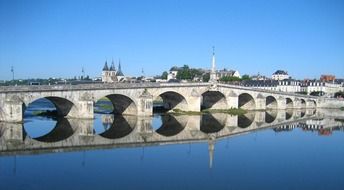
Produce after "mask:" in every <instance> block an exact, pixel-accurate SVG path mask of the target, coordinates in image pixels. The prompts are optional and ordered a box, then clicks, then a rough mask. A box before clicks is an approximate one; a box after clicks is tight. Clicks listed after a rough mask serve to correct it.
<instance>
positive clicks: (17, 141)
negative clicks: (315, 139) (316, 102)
mask: <svg viewBox="0 0 344 190" xmlns="http://www.w3.org/2000/svg"><path fill="white" fill-rule="evenodd" d="M331 114H332V113H331V112H326V111H325V112H324V111H321V110H313V109H307V110H306V109H297V110H292V109H291V110H283V111H282V110H281V111H277V110H269V111H255V112H248V113H247V114H245V115H241V116H233V115H228V114H224V113H214V114H203V115H191V116H188V115H170V114H163V115H161V117H160V119H161V123H162V124H161V126H158V127H157V129H156V130H155V129H154V127H153V124H152V120H153V118H152V117H138V116H128V115H118V116H114V115H103V119H102V121H103V125H104V127H105V131H104V132H101V133H100V134H96V132H95V130H94V120H81V119H66V118H62V119H59V120H58V121H57V122H56V126H55V127H54V128H53V129H52V130H51V131H50V132H48V133H47V134H45V135H42V136H40V137H37V138H31V137H30V136H29V134H27V132H26V131H25V127H24V126H23V125H22V124H19V123H17V124H16V123H0V155H17V154H36V153H44V152H56V151H59V152H60V151H74V150H87V149H94V148H107V147H111V148H116V147H133V146H140V147H141V146H152V145H162V144H177V143H191V142H198V141H206V142H208V143H209V144H212V145H214V144H215V141H216V140H218V139H221V138H226V137H229V136H232V135H238V134H242V133H247V132H250V131H255V130H259V129H263V128H273V129H274V130H275V131H276V132H279V131H288V130H292V129H293V128H295V127H301V128H302V129H304V130H308V129H310V130H313V131H320V130H322V132H319V133H322V134H330V133H328V132H326V130H325V129H331V130H336V129H342V128H343V126H344V124H343V123H344V122H343V118H344V116H341V115H339V116H338V117H336V118H335V117H328V116H331ZM293 126H294V127H293ZM338 127H339V128H338ZM210 141H211V142H210ZM209 150H212V151H213V150H214V147H209Z"/></svg>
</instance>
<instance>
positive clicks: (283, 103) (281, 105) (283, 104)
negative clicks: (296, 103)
mask: <svg viewBox="0 0 344 190" xmlns="http://www.w3.org/2000/svg"><path fill="white" fill-rule="evenodd" d="M286 108H287V99H285V98H283V97H282V96H280V97H278V98H277V109H280V110H285V109H286Z"/></svg>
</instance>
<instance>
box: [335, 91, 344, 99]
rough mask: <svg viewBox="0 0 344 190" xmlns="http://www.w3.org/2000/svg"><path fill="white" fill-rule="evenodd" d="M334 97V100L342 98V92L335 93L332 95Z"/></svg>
mask: <svg viewBox="0 0 344 190" xmlns="http://www.w3.org/2000/svg"><path fill="white" fill-rule="evenodd" d="M334 97H335V98H344V92H342V91H339V92H336V93H334Z"/></svg>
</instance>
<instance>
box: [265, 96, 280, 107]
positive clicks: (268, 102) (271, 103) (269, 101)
mask: <svg viewBox="0 0 344 190" xmlns="http://www.w3.org/2000/svg"><path fill="white" fill-rule="evenodd" d="M265 106H266V109H277V100H276V98H275V97H273V96H267V97H266V98H265Z"/></svg>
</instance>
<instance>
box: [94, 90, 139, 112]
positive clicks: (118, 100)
mask: <svg viewBox="0 0 344 190" xmlns="http://www.w3.org/2000/svg"><path fill="white" fill-rule="evenodd" d="M103 97H106V98H107V99H109V100H110V101H111V104H112V109H113V112H112V113H114V114H116V115H137V106H136V103H135V102H134V100H133V99H131V98H130V97H129V96H126V95H123V94H115V93H114V94H108V95H105V96H103ZM103 97H100V98H99V99H98V100H97V101H96V102H98V101H99V100H100V99H101V98H103Z"/></svg>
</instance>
